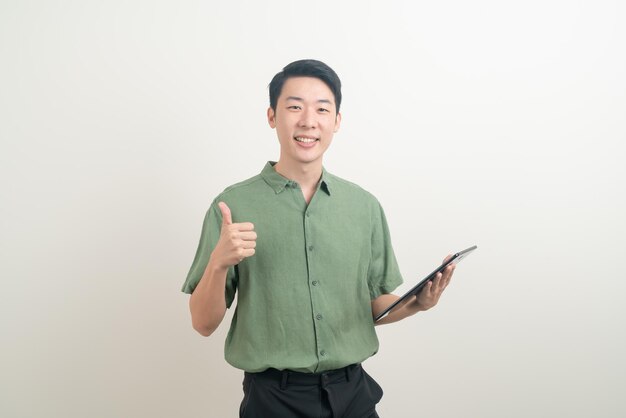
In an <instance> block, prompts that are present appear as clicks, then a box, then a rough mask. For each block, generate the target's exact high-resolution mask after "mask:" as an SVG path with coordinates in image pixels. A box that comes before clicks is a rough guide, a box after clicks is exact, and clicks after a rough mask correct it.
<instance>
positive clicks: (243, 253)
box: [189, 202, 256, 337]
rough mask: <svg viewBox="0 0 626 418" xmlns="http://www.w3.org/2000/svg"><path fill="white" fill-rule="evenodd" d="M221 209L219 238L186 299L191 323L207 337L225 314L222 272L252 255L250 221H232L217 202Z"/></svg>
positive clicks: (253, 241) (253, 233)
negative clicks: (201, 273) (196, 284)
mask: <svg viewBox="0 0 626 418" xmlns="http://www.w3.org/2000/svg"><path fill="white" fill-rule="evenodd" d="M219 207H220V210H221V212H222V229H221V232H220V238H219V241H218V242H217V245H216V246H215V249H214V250H213V252H212V253H211V257H210V258H209V262H208V263H207V266H206V269H205V270H204V274H203V275H202V278H201V279H200V282H199V283H198V286H196V288H195V289H194V291H193V293H192V294H191V297H190V298H189V310H190V311H191V323H192V325H193V328H194V329H195V330H196V331H198V332H199V333H200V334H201V335H203V336H205V337H208V336H209V335H211V334H212V333H213V332H214V331H215V330H216V329H217V327H218V326H219V324H220V323H221V322H222V320H223V319H224V315H225V314H226V298H225V289H226V274H227V272H228V269H229V268H230V267H231V266H234V265H236V264H239V263H240V262H241V261H242V260H243V259H244V258H246V257H250V256H252V255H254V252H255V250H254V248H255V247H256V233H255V232H254V225H253V224H252V223H250V222H244V223H233V220H232V215H231V213H230V209H229V208H228V206H227V205H226V204H225V203H224V202H220V203H219Z"/></svg>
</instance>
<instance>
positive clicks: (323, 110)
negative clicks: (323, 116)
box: [318, 107, 330, 113]
mask: <svg viewBox="0 0 626 418" xmlns="http://www.w3.org/2000/svg"><path fill="white" fill-rule="evenodd" d="M318 110H319V111H320V112H327V113H328V112H330V110H328V109H325V108H323V107H320V108H319V109H318Z"/></svg>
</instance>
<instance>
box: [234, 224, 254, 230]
mask: <svg viewBox="0 0 626 418" xmlns="http://www.w3.org/2000/svg"><path fill="white" fill-rule="evenodd" d="M233 226H235V227H236V229H237V230H238V231H254V224H253V223H252V222H241V223H236V224H233Z"/></svg>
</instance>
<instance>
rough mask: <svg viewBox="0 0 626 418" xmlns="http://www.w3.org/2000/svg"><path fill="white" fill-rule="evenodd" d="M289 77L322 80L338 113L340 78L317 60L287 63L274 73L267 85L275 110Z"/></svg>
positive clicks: (272, 106) (271, 105)
mask: <svg viewBox="0 0 626 418" xmlns="http://www.w3.org/2000/svg"><path fill="white" fill-rule="evenodd" d="M291 77H315V78H319V79H320V80H322V81H323V82H324V83H326V85H327V86H328V88H330V91H332V92H333V95H334V96H335V107H336V108H337V113H339V106H341V80H339V76H338V75H337V73H336V72H335V71H334V70H333V69H332V68H330V67H329V66H328V65H326V64H324V63H323V62H322V61H318V60H312V59H308V60H299V61H294V62H292V63H291V64H288V65H287V66H286V67H285V68H283V70H282V71H281V72H279V73H278V74H276V75H275V76H274V78H272V81H271V82H270V85H269V90H270V107H271V108H272V109H273V110H274V111H276V102H277V101H278V97H279V96H280V93H281V92H282V90H283V85H284V84H285V81H286V80H287V79H288V78H291Z"/></svg>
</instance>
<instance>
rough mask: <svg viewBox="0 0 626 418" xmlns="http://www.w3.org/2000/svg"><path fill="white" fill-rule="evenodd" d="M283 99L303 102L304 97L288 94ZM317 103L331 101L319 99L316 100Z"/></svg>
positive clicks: (329, 102)
mask: <svg viewBox="0 0 626 418" xmlns="http://www.w3.org/2000/svg"><path fill="white" fill-rule="evenodd" d="M285 100H295V101H296V102H303V101H304V99H303V98H302V97H298V96H288V97H287V98H286V99H285ZM317 103H328V104H333V102H331V101H330V100H328V99H319V100H318V101H317Z"/></svg>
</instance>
